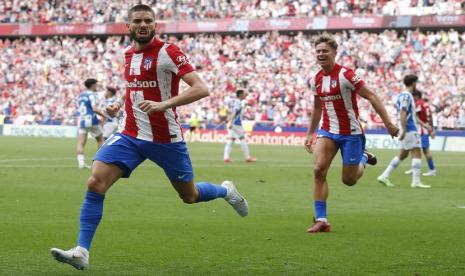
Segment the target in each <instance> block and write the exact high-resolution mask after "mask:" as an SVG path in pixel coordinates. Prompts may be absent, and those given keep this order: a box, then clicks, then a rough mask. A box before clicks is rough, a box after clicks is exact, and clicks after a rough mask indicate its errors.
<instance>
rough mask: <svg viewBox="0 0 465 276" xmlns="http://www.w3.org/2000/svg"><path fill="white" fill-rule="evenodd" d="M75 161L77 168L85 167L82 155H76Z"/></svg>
mask: <svg viewBox="0 0 465 276" xmlns="http://www.w3.org/2000/svg"><path fill="white" fill-rule="evenodd" d="M77 161H78V164H79V166H84V165H85V161H84V154H78V155H77Z"/></svg>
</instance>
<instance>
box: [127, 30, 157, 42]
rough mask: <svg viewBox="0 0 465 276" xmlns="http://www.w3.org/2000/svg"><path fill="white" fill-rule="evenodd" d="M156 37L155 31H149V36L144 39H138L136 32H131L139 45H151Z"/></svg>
mask: <svg viewBox="0 0 465 276" xmlns="http://www.w3.org/2000/svg"><path fill="white" fill-rule="evenodd" d="M154 36H155V30H151V31H149V35H148V36H147V37H144V38H141V37H138V36H137V32H136V31H131V38H132V39H133V40H134V41H136V42H137V43H141V44H145V43H149V42H150V41H151V40H152V38H153V37H154Z"/></svg>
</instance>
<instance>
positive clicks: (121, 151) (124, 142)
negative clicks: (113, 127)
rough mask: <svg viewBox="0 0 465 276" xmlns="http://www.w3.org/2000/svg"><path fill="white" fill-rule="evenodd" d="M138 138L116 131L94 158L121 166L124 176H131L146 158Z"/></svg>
mask: <svg viewBox="0 0 465 276" xmlns="http://www.w3.org/2000/svg"><path fill="white" fill-rule="evenodd" d="M136 143H137V140H136V139H135V138H132V137H130V136H126V135H124V134H121V133H116V134H115V135H113V136H112V137H111V138H110V139H108V140H106V141H105V143H103V145H102V146H101V147H100V149H99V150H98V151H97V153H96V154H95V157H94V160H98V161H101V162H103V163H106V164H113V165H115V166H117V167H118V168H120V170H121V171H122V177H125V178H126V177H129V176H130V175H131V173H132V171H133V170H134V169H135V168H136V167H137V166H139V164H140V163H142V162H143V161H144V160H145V157H144V156H143V155H142V154H141V153H140V151H139V149H138V147H137V144H136Z"/></svg>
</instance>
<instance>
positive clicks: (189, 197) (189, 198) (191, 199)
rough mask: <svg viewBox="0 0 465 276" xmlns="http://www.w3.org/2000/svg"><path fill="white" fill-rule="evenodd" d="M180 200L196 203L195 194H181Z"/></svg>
mask: <svg viewBox="0 0 465 276" xmlns="http://www.w3.org/2000/svg"><path fill="white" fill-rule="evenodd" d="M180 197H181V199H182V201H183V202H184V203H186V204H194V203H197V196H192V195H183V196H180Z"/></svg>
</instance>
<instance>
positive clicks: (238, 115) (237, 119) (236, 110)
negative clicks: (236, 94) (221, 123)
mask: <svg viewBox="0 0 465 276" xmlns="http://www.w3.org/2000/svg"><path fill="white" fill-rule="evenodd" d="M243 106H244V104H243V101H242V100H240V99H235V100H234V101H233V103H232V112H233V114H234V118H233V124H234V125H236V126H242V111H243Z"/></svg>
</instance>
